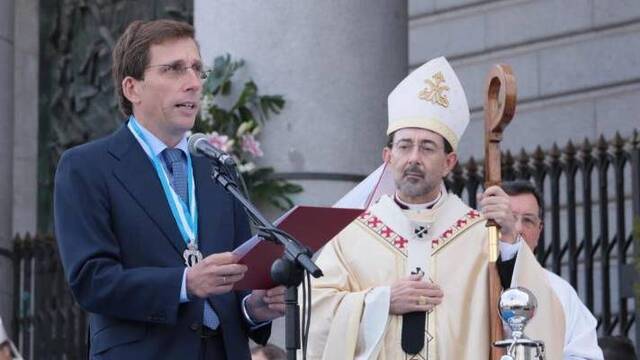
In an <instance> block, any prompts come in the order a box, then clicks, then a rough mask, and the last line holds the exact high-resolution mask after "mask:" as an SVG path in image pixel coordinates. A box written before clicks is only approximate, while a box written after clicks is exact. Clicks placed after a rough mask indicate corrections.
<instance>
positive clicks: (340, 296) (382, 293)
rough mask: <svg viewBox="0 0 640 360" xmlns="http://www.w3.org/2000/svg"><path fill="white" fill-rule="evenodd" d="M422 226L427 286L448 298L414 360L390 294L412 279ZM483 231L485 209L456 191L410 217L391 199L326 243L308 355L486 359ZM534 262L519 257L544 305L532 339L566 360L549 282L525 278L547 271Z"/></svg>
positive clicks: (430, 320) (526, 282)
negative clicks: (403, 345)
mask: <svg viewBox="0 0 640 360" xmlns="http://www.w3.org/2000/svg"><path fill="white" fill-rule="evenodd" d="M416 223H419V224H426V225H427V226H426V227H428V228H429V230H428V232H427V236H426V238H427V240H426V241H428V247H427V251H430V253H431V256H427V255H428V254H425V261H424V262H423V264H426V268H427V269H428V270H427V271H425V277H424V279H425V280H427V281H428V280H429V279H432V280H433V281H434V282H435V283H437V284H438V285H440V287H441V288H442V291H443V293H444V298H443V301H442V304H440V305H438V306H436V308H435V309H434V310H433V311H432V312H431V313H429V314H428V316H427V320H426V326H425V327H426V328H425V329H424V336H425V345H424V347H423V349H422V351H421V352H420V353H419V354H417V355H408V354H405V353H404V352H403V351H402V348H401V345H400V344H401V343H400V340H401V329H402V316H396V315H390V314H389V296H390V290H389V289H390V288H389V287H390V286H391V285H392V284H393V283H395V282H396V281H398V280H399V279H400V278H403V277H406V276H408V274H409V270H410V269H409V267H410V266H409V264H408V261H407V252H408V249H409V248H410V242H411V241H416V236H415V233H414V230H415V226H414V225H415V224H416ZM484 224H485V221H483V219H482V218H481V216H480V214H479V213H478V212H477V211H475V210H473V209H471V208H469V207H468V206H466V205H465V204H464V203H463V202H462V201H461V200H460V199H459V198H458V197H457V196H455V195H452V194H443V196H442V198H441V199H440V200H439V201H438V202H437V203H436V205H435V206H434V207H433V208H432V209H428V210H421V211H409V210H407V211H403V210H402V209H400V208H399V207H398V205H397V204H396V203H395V202H394V201H393V200H392V199H391V198H389V197H388V196H383V197H381V198H380V200H379V201H378V203H376V204H375V205H373V206H371V207H370V208H369V209H368V210H367V211H366V212H365V213H363V214H362V215H361V216H360V217H359V218H358V219H356V220H355V221H353V222H352V223H351V224H350V225H349V226H347V227H346V228H345V229H343V230H342V231H341V232H340V233H339V234H338V235H337V236H336V237H335V238H334V239H332V240H331V241H330V242H329V243H327V245H326V246H325V247H324V248H323V249H322V250H321V253H320V255H319V256H318V258H317V260H316V263H317V264H318V266H319V267H320V268H321V269H322V271H323V272H324V276H323V277H321V278H319V279H312V281H311V282H312V314H311V327H310V334H309V342H308V348H307V357H308V358H309V359H328V360H334V359H381V360H384V359H429V360H436V359H441V360H442V359H487V358H488V354H489V346H490V344H489V323H488V316H489V313H488V304H487V302H488V286H487V278H488V274H487V248H488V245H487V241H486V236H485V232H486V231H485V227H484ZM423 241H424V240H423ZM412 248H415V247H412ZM418 248H420V246H418ZM521 253H522V252H521ZM529 254H531V253H530V252H529ZM412 257H413V256H412ZM532 262H533V263H534V265H537V262H536V261H535V258H534V257H533V255H531V256H522V257H521V256H520V255H518V259H517V260H516V267H515V270H514V279H517V280H516V281H517V282H518V285H520V286H526V287H529V288H530V289H531V290H532V291H533V292H534V294H535V295H536V296H538V299H539V308H538V313H537V315H536V318H535V319H536V324H535V325H534V324H532V325H534V326H533V327H534V328H535V330H534V331H531V330H530V329H527V330H526V331H525V332H526V333H527V334H528V335H529V336H530V337H532V338H534V339H541V340H543V341H545V343H547V359H561V356H562V339H563V337H564V329H563V328H562V327H561V326H560V329H558V325H557V323H562V321H563V320H557V321H553V320H554V319H563V313H562V308H561V306H560V304H559V302H558V301H557V298H555V296H554V295H553V292H552V291H551V290H550V289H549V287H548V284H547V286H545V284H544V282H543V283H541V284H539V283H540V282H539V281H538V280H536V279H533V280H531V279H530V277H533V276H529V277H527V276H520V274H519V272H518V271H519V270H522V271H524V270H526V271H544V270H543V269H542V268H541V267H540V266H539V265H538V268H539V269H536V268H535V266H534V265H532V264H531V263H532ZM412 266H413V265H412ZM541 278H542V279H546V277H545V276H542V277H541ZM541 289H542V290H541ZM550 321H553V322H552V323H553V331H550V330H549V329H551V327H547V328H546V331H541V332H540V333H539V331H538V330H537V329H538V328H540V327H542V328H545V325H544V324H549V325H550V324H551V323H550ZM556 330H559V331H560V332H559V333H558V332H556ZM554 337H555V338H556V339H555V340H554V339H553V338H554ZM558 339H560V340H559V341H558ZM555 343H558V344H559V348H558V347H557V346H555V345H554V344H555ZM554 354H559V356H558V357H556V356H555V355H554Z"/></svg>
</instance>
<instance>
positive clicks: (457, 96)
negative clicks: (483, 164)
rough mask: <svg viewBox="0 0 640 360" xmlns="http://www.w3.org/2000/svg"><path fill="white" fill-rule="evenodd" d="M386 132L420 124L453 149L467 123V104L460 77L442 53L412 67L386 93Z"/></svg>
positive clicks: (416, 126) (419, 125) (415, 126)
mask: <svg viewBox="0 0 640 360" xmlns="http://www.w3.org/2000/svg"><path fill="white" fill-rule="evenodd" d="M388 104H389V128H388V129H387V135H389V134H391V133H392V132H394V131H396V130H398V129H402V128H422V129H427V130H431V131H433V132H435V133H438V134H440V135H442V136H443V137H444V138H445V139H446V140H447V141H449V144H451V147H453V150H454V151H455V150H456V149H457V148H458V143H459V141H460V138H461V137H462V134H463V133H464V130H465V129H466V128H467V125H468V124H469V117H470V115H469V105H468V104H467V97H466V95H465V94H464V90H463V89H462V85H461V84H460V80H458V77H457V76H456V73H455V72H454V71H453V69H452V68H451V65H449V62H447V59H445V58H444V57H439V58H435V59H433V60H430V61H429V62H427V63H425V64H424V65H422V66H420V67H419V68H417V69H415V70H414V71H413V72H412V73H411V74H409V76H407V77H406V78H405V79H404V80H402V82H401V83H400V84H398V86H396V88H395V89H393V91H392V92H391V94H389V98H388Z"/></svg>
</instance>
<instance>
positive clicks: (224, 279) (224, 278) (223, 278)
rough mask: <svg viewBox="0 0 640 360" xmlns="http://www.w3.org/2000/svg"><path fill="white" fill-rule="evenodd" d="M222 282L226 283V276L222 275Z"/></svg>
mask: <svg viewBox="0 0 640 360" xmlns="http://www.w3.org/2000/svg"><path fill="white" fill-rule="evenodd" d="M222 283H223V284H226V283H227V277H226V276H223V277H222Z"/></svg>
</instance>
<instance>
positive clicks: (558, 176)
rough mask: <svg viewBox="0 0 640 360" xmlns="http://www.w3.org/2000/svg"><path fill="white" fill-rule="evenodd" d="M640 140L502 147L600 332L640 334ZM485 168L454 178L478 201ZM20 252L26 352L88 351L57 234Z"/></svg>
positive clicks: (542, 253)
mask: <svg viewBox="0 0 640 360" xmlns="http://www.w3.org/2000/svg"><path fill="white" fill-rule="evenodd" d="M639 145H640V136H639V134H638V132H637V131H636V132H634V134H633V135H632V136H631V137H630V138H628V139H624V138H622V137H620V136H616V137H615V138H614V139H613V140H611V141H606V140H605V139H603V138H601V139H600V140H598V141H597V142H596V143H595V144H591V143H590V142H589V141H585V142H584V143H582V144H580V145H579V146H575V145H573V144H572V143H569V144H567V145H566V146H565V147H564V148H562V149H560V148H558V147H556V146H554V147H553V148H552V149H551V150H549V151H543V150H542V149H539V148H538V149H537V150H535V151H534V152H533V153H531V154H530V153H527V152H524V151H522V152H521V153H520V154H519V155H517V156H513V155H512V154H511V153H508V152H507V153H506V154H504V156H503V164H502V170H503V179H504V180H512V179H516V178H519V179H530V180H531V181H533V182H534V183H535V185H536V187H537V188H538V189H539V190H540V191H541V192H542V194H543V197H544V201H545V204H546V205H545V219H544V221H545V231H544V234H543V236H542V238H541V239H540V242H539V246H538V250H537V257H538V260H539V261H540V263H541V264H543V265H544V266H546V267H548V268H550V269H551V270H553V271H554V272H556V273H558V274H561V275H562V276H563V277H564V278H565V279H567V280H568V281H569V282H570V283H571V284H572V285H573V286H574V287H575V288H576V289H577V290H578V292H579V294H580V296H581V298H582V299H583V301H584V303H585V304H586V305H587V307H589V309H590V310H591V311H592V312H593V313H594V315H596V317H597V318H598V333H599V335H611V334H613V335H626V336H629V337H631V338H635V337H637V336H640V331H636V330H635V329H634V328H635V327H637V323H638V322H637V321H636V308H635V305H634V304H635V301H634V291H633V284H634V283H636V278H635V271H634V269H633V263H634V262H633V258H634V257H636V256H637V255H634V249H637V248H638V247H634V241H633V239H634V237H633V234H632V226H631V220H632V218H633V217H634V216H635V217H638V216H639V215H640V146H639ZM482 176H483V174H482V168H481V166H479V165H478V162H477V161H475V160H474V159H470V160H469V161H467V162H466V163H465V164H462V165H459V166H457V167H456V168H455V170H454V171H453V172H452V174H451V175H450V176H449V178H448V179H447V185H448V187H449V189H451V190H452V191H454V192H455V193H457V194H459V195H461V196H462V197H463V198H466V199H467V201H468V202H469V203H470V204H471V205H472V206H475V203H476V198H475V194H476V193H477V192H478V191H480V190H481V188H482ZM639 231H640V230H639ZM13 255H14V256H13V259H14V260H15V262H14V269H15V272H14V274H15V284H16V291H15V292H14V294H15V302H14V304H15V314H16V319H15V321H14V324H15V325H14V326H15V329H14V330H15V331H14V334H17V335H16V336H17V337H16V339H17V342H18V346H19V348H20V349H21V350H22V351H23V354H24V355H25V358H26V359H81V358H84V357H85V356H86V333H87V331H86V327H87V319H86V315H85V313H84V312H83V311H81V310H80V309H79V307H78V306H77V305H76V304H75V303H74V300H73V298H72V296H71V294H70V292H69V289H68V287H67V285H66V282H65V281H64V276H63V272H62V268H61V266H60V262H59V260H58V254H57V251H56V244H55V241H54V239H53V238H51V237H40V236H36V237H29V236H27V237H25V238H18V239H16V241H15V249H14V254H13ZM634 325H635V326H634ZM636 344H640V341H638V339H636Z"/></svg>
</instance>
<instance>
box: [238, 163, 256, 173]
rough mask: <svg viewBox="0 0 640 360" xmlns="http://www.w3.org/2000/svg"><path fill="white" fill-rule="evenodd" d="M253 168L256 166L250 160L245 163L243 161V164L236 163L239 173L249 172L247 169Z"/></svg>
mask: <svg viewBox="0 0 640 360" xmlns="http://www.w3.org/2000/svg"><path fill="white" fill-rule="evenodd" d="M255 168H256V164H254V163H252V162H251V161H249V162H247V163H244V164H240V165H238V170H239V171H240V172H241V173H246V172H249V171H251V170H253V169H255Z"/></svg>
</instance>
